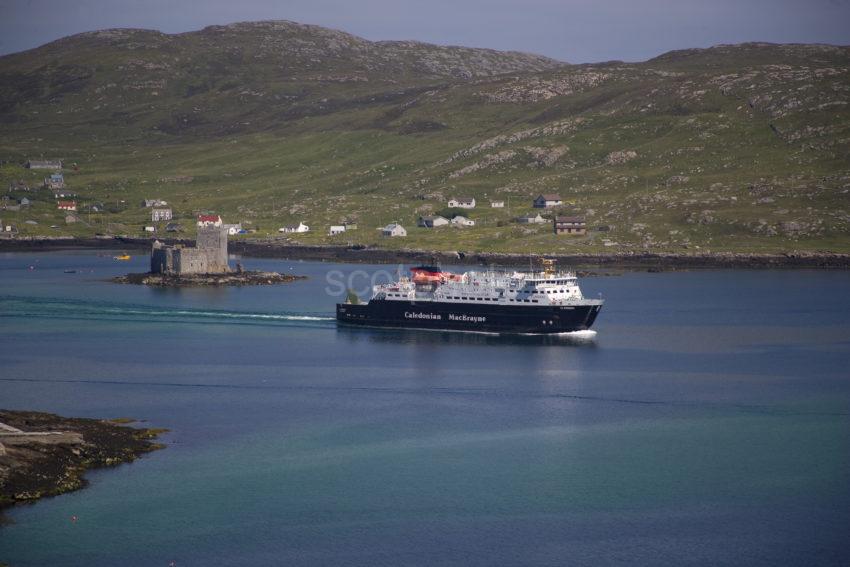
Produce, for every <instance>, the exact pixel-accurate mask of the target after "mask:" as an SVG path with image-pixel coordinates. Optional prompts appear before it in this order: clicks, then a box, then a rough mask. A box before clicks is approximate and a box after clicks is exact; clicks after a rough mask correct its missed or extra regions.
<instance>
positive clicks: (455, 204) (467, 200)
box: [449, 197, 475, 209]
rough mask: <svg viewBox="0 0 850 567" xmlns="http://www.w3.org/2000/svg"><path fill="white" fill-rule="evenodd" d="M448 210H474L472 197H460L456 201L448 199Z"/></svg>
mask: <svg viewBox="0 0 850 567" xmlns="http://www.w3.org/2000/svg"><path fill="white" fill-rule="evenodd" d="M449 208H452V209H474V208H475V198H474V197H460V198H458V199H449Z"/></svg>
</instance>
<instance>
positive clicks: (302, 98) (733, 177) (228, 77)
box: [0, 30, 850, 253]
mask: <svg viewBox="0 0 850 567" xmlns="http://www.w3.org/2000/svg"><path fill="white" fill-rule="evenodd" d="M233 33H234V34H236V35H235V36H233V37H227V38H219V39H217V40H216V42H217V43H214V44H212V46H210V45H209V44H201V43H198V42H200V41H201V40H200V39H199V36H193V35H192V34H189V35H188V36H185V37H182V38H180V39H179V40H176V39H175V40H169V39H162V37H160V36H155V35H154V36H150V37H149V36H144V38H146V39H145V41H147V42H149V45H148V47H147V48H145V49H141V50H139V49H135V50H132V49H130V50H128V49H125V48H124V47H122V45H124V44H121V43H120V42H118V43H115V44H109V45H106V44H103V43H102V42H100V41H97V40H95V39H91V38H89V39H79V38H76V39H75V38H72V39H70V40H65V43H63V44H61V49H59V47H58V46H50V45H49V46H46V47H44V48H41V49H40V50H35V51H32V52H28V53H25V54H18V55H14V56H8V57H4V58H0V79H6V81H5V82H2V81H0V82H2V83H3V86H0V95H2V96H0V119H2V120H3V123H4V132H5V136H4V137H3V138H2V140H0V158H2V159H5V160H6V163H5V165H3V166H2V167H0V184H2V185H0V187H2V188H5V187H6V186H8V183H9V182H10V181H11V180H14V179H25V180H29V181H36V180H37V179H39V178H41V177H43V176H44V175H43V174H39V173H35V172H30V171H28V170H24V169H23V168H22V167H21V166H20V165H19V163H22V162H23V161H24V160H25V159H26V158H28V157H37V156H40V155H44V156H46V157H54V156H55V157H61V158H64V160H65V163H66V164H71V163H76V164H78V166H79V171H73V170H69V169H67V168H66V172H65V175H66V181H67V183H68V185H69V187H71V188H72V189H74V190H75V191H76V192H77V193H79V194H80V197H79V198H78V201H79V202H80V203H92V202H102V203H105V204H106V205H107V206H108V207H111V208H112V209H113V210H114V211H115V212H109V213H100V214H97V213H94V214H91V215H89V214H87V213H80V218H81V221H82V222H79V223H74V224H71V225H66V224H65V222H64V216H65V215H64V214H62V213H59V212H58V211H56V209H55V204H54V200H53V199H52V195H50V196H48V197H46V198H41V197H39V199H38V200H36V201H35V204H34V205H33V206H32V207H31V208H30V209H27V210H22V211H20V212H9V211H3V210H0V219H2V221H3V223H4V224H15V225H16V226H17V228H18V230H19V231H20V234H21V235H22V236H46V235H50V236H60V235H61V236H87V235H92V234H95V233H98V232H101V233H112V234H127V235H131V236H141V235H143V234H144V233H143V227H144V226H145V225H150V224H152V223H151V222H150V217H149V214H150V210H149V209H143V208H141V207H140V206H139V202H140V201H141V200H142V199H144V198H161V199H165V200H167V201H168V202H169V205H170V206H171V207H172V208H173V210H174V213H175V220H177V221H179V222H182V224H183V225H184V227H186V228H187V229H188V235H189V236H191V235H192V226H191V225H192V224H193V218H194V216H195V215H197V214H198V213H201V212H215V213H219V214H221V215H222V216H223V217H224V219H225V222H242V223H243V226H245V227H246V228H253V229H256V230H257V233H256V234H254V235H252V237H253V238H256V237H263V238H283V237H281V236H279V235H278V233H277V229H278V228H279V227H280V226H283V225H284V224H291V223H297V222H298V221H304V222H305V223H307V224H308V225H310V227H311V229H312V230H311V232H309V233H307V234H304V235H287V237H286V240H287V241H291V242H301V243H305V244H318V243H345V244H347V243H351V244H368V245H379V246H384V247H387V248H402V247H409V248H425V249H435V250H462V251H498V252H516V253H547V252H560V253H568V252H630V251H635V252H636V251H647V250H648V251H658V252H680V253H689V252H694V251H700V252H704V251H706V250H710V251H717V252H720V251H741V252H759V253H775V252H789V251H834V252H850V238H848V234H849V233H850V205H848V197H850V141H848V140H850V134H848V133H849V132H850V110H848V102H850V101H848V100H847V99H848V96H847V95H846V94H845V93H847V92H848V88H850V79H848V73H847V69H848V62H849V61H850V50H848V49H847V48H827V47H821V48H818V47H813V46H758V45H743V46H737V47H724V48H717V49H713V50H698V51H694V52H685V53H673V54H669V55H668V56H665V57H662V58H659V59H657V60H653V61H650V62H647V63H642V64H617V65H597V66H592V65H590V66H577V67H563V68H558V69H549V70H543V71H530V70H523V69H517V70H515V71H514V72H512V73H511V74H509V75H506V76H492V77H488V76H485V75H482V76H480V77H479V78H477V79H475V80H458V79H456V78H454V77H453V76H452V72H451V71H447V72H446V73H447V74H445V75H439V73H437V74H432V75H423V74H421V73H420V72H414V71H413V69H419V68H420V67H419V66H418V65H419V63H421V61H419V63H418V62H417V61H418V60H417V59H416V57H420V58H421V60H427V58H429V57H433V54H432V52H430V51H428V49H427V48H424V47H423V48H422V49H423V51H422V52H421V53H419V54H415V53H414V54H412V55H411V54H406V55H405V57H407V58H408V59H403V60H401V61H400V62H395V63H393V64H392V65H395V67H393V68H392V69H389V68H385V63H375V65H373V66H364V63H363V59H362V58H361V57H360V56H356V57H355V56H353V55H351V54H348V55H346V54H345V53H342V54H339V53H336V54H330V52H328V53H329V54H328V56H327V59H326V60H323V62H322V63H321V64H319V67H320V68H317V67H316V66H315V65H313V64H312V63H309V60H308V59H299V57H298V56H294V58H287V57H286V56H285V55H286V52H285V50H284V52H283V53H284V55H281V57H282V59H280V60H277V59H274V57H275V56H273V55H270V54H268V53H266V52H264V51H262V49H264V48H263V47H262V45H263V44H262V42H261V41H259V40H261V39H263V38H262V37H260V38H259V39H258V37H257V35H258V34H257V33H249V34H245V35H239V34H238V33H236V32H233ZM275 33H278V32H275ZM280 33H282V32H280ZM292 33H294V34H295V35H296V36H298V37H302V36H303V34H308V32H306V31H304V30H298V31H297V32H292ZM298 34H302V35H298ZM259 35H260V36H262V34H259ZM308 35H309V34H308ZM237 36H238V37H237ZM163 37H165V36H163ZM303 37H306V36H303ZM303 37H302V39H303ZM310 37H312V36H310ZM144 38H143V39H144ZM136 39H137V40H138V41H141V40H140V39H139V38H136ZM278 39H279V36H278V35H274V34H272V35H269V36H268V37H266V41H277V40H278ZM314 39H315V38H314ZM320 39H321V38H320ZM205 41H210V40H209V38H207V39H206V40H205ZM317 41H319V40H317ZM174 42H178V43H174ZM258 42H259V43H258ZM178 44H179V47H180V53H181V54H182V55H181V60H180V62H179V63H175V62H174V60H173V57H174V54H175V49H176V45H178ZM201 45H203V49H202V48H201V47H200V46H201ZM318 45H321V42H320V43H319V44H318ZM293 49H295V48H293ZM370 49H371V48H370ZM375 49H378V50H379V48H377V47H376V48H375ZM237 52H238V53H241V55H240V57H238V58H236V59H234V57H235V56H233V55H232V54H233V53H237ZM216 53H221V54H223V55H222V56H221V57H218V56H216ZM252 53H257V54H259V53H262V54H263V56H262V57H253V56H252V55H251V54H252ZM377 53H378V52H376V54H371V55H367V56H365V57H366V58H367V59H368V58H369V57H377ZM227 54H230V55H227ZM296 55H297V54H296ZM289 59H292V60H291V61H290V60H289ZM139 61H142V62H145V61H147V62H149V63H151V62H152V63H156V64H165V65H170V66H171V68H170V69H166V70H163V69H158V68H156V66H155V65H154V68H151V69H147V68H145V67H144V66H140V64H139V63H138V62H139ZM374 61H384V60H383V59H380V58H377V59H375V60H374ZM128 62H129V63H128ZM128 65H129V66H131V67H132V70H131V71H128V70H127V67H128ZM311 65H312V66H311ZM386 65H389V64H388V63H387V64H386ZM777 65H786V66H785V67H777ZM175 66H176V67H175ZM280 66H284V67H285V68H286V69H287V71H286V72H285V73H283V74H281V72H280V68H281V67H280ZM189 69H191V70H192V72H189ZM333 73H336V74H342V75H346V76H349V75H350V76H353V75H358V76H360V75H362V76H363V77H365V78H366V80H364V81H358V82H353V83H351V82H349V83H340V82H334V81H326V80H316V76H318V75H321V76H328V74H333ZM78 76H81V77H84V78H82V79H80V78H79V77H78ZM594 76H602V77H604V78H602V79H600V80H599V81H598V82H597V83H594V84H587V83H586V82H585V81H587V80H589V79H587V77H594ZM74 77H78V78H76V79H75V78H74ZM164 78H167V80H166V81H165V82H164V83H163V86H162V87H155V88H138V89H130V88H126V89H125V88H123V86H126V85H128V84H131V85H137V84H146V82H148V83H149V82H152V81H153V82H156V81H158V80H161V79H164ZM541 84H542V85H544V86H545V88H552V89H555V90H558V89H561V91H558V92H557V93H555V95H554V96H552V97H550V98H545V99H540V100H535V99H534V97H533V96H531V94H529V93H533V92H535V91H534V90H533V89H537V88H538V87H539V85H541ZM110 85H113V86H110ZM553 85H554V86H553ZM559 85H560V86H559ZM563 85H569V88H566V87H564V86H563ZM250 92H256V93H262V96H260V95H252V94H240V93H250ZM154 93H156V94H154ZM288 97H290V98H288ZM494 97H496V98H498V99H499V102H493V101H492V99H493V98H494ZM499 97H501V98H499ZM529 97H530V98H529ZM751 103H752V105H751ZM577 119H580V120H582V122H581V123H576V124H574V125H573V126H572V127H569V128H562V129H560V130H559V129H558V127H559V124H560V125H562V123H563V122H562V121H566V120H570V121H576V120H577ZM423 124H431V125H434V124H439V125H442V126H440V128H441V129H437V130H429V129H428V128H425V129H423V130H422V131H421V132H418V131H417V128H420V127H421V125H423ZM771 125H772V126H773V128H771ZM547 127H548V128H549V130H546V131H541V132H538V134H539V135H534V136H528V137H526V138H524V139H520V140H517V141H513V142H506V143H501V144H497V145H495V146H494V147H492V148H490V149H486V150H484V151H480V152H477V153H468V154H467V155H465V156H462V157H459V158H458V159H455V160H452V161H449V158H450V157H451V156H453V155H454V154H455V153H456V152H458V151H460V150H464V149H469V148H472V147H473V146H475V145H476V144H478V143H480V142H482V141H484V140H488V139H490V138H492V137H494V136H499V135H505V134H514V133H517V132H524V131H528V130H531V129H545V128H547ZM562 146H566V147H568V148H569V149H568V150H567V151H566V153H564V154H563V155H562V156H561V157H560V159H557V160H556V161H554V162H552V163H547V164H538V165H535V166H532V165H531V164H532V162H533V161H534V155H535V152H540V151H541V149H546V150H551V149H553V148H560V147H562ZM623 150H632V151H635V152H637V157H635V158H634V159H632V160H630V161H627V162H626V163H621V164H609V163H608V162H607V157H608V155H609V154H610V153H611V152H616V151H623ZM504 151H512V152H514V154H513V155H512V156H510V157H506V158H504V159H502V161H500V162H499V163H491V164H490V165H487V166H484V167H480V168H479V169H477V170H474V171H472V172H470V173H468V174H466V175H460V176H458V175H457V173H456V172H458V171H460V170H462V169H463V168H469V167H470V166H474V164H476V163H485V162H486V160H487V159H493V158H487V156H488V155H490V156H493V155H496V154H498V153H499V152H504ZM453 173H454V174H455V175H453ZM175 176H190V177H191V178H192V180H191V182H173V181H168V178H173V177H175ZM541 192H557V193H560V194H561V195H562V196H563V197H564V199H565V202H566V205H565V206H564V207H563V208H562V209H561V210H560V211H549V212H547V214H549V215H552V214H555V213H557V212H560V213H563V214H578V215H583V216H585V217H586V218H587V221H588V225H589V227H591V228H592V229H595V228H596V227H599V226H607V227H609V230H607V231H597V230H592V231H591V233H590V234H589V235H588V236H587V237H570V236H556V235H555V234H553V232H552V229H551V225H550V224H546V225H538V226H534V225H532V226H528V225H518V224H516V223H515V222H513V219H514V218H515V217H516V216H519V215H522V214H525V213H528V212H531V211H532V208H531V199H532V198H533V197H534V196H535V195H537V194H539V193H541ZM467 195H471V196H474V197H475V198H476V199H477V201H478V203H479V205H478V207H477V208H476V209H475V210H473V211H470V212H469V216H471V217H472V218H474V219H475V221H476V223H477V224H476V226H475V227H469V228H454V227H441V228H438V229H422V228H418V227H416V226H415V225H416V220H417V218H418V217H419V216H420V215H423V214H432V213H439V212H441V211H444V210H445V209H446V200H448V198H450V197H452V196H467ZM13 196H14V197H20V196H21V195H13ZM492 199H499V200H504V201H506V205H507V206H506V207H505V208H504V209H491V208H489V201H490V200H492ZM26 220H35V221H37V222H38V224H37V225H32V224H25V221H26ZM343 220H354V221H356V222H357V223H358V226H359V228H358V229H357V230H354V231H349V232H346V233H345V234H342V235H338V236H334V237H330V236H328V235H327V229H328V227H329V226H330V225H332V224H340V223H341V222H342V221H343ZM390 222H400V223H401V224H403V225H404V226H405V227H406V228H407V230H408V236H407V237H406V238H397V239H388V238H383V237H381V236H380V233H379V231H378V230H377V229H378V228H379V227H382V226H384V225H386V224H388V223H390ZM165 224H166V223H160V224H159V228H160V229H163V228H164V225H165ZM51 225H54V226H58V228H51ZM238 238H242V237H238ZM606 242H607V243H608V244H609V245H606Z"/></svg>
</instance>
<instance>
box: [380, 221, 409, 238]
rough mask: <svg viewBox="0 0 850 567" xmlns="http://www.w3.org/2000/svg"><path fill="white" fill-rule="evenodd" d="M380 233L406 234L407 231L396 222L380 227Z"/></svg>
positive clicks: (391, 234) (385, 234) (386, 234)
mask: <svg viewBox="0 0 850 567" xmlns="http://www.w3.org/2000/svg"><path fill="white" fill-rule="evenodd" d="M381 234H382V235H383V236H391V237H392V236H407V231H406V230H404V227H403V226H401V225H400V224H398V223H392V224H388V225H387V226H385V227H384V228H382V229H381Z"/></svg>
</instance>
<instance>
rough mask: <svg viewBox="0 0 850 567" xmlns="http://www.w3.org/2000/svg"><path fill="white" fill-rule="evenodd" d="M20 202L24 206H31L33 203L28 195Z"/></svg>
mask: <svg viewBox="0 0 850 567" xmlns="http://www.w3.org/2000/svg"><path fill="white" fill-rule="evenodd" d="M18 202H19V203H20V204H21V206H22V207H29V206H30V205H31V204H32V203H30V200H29V199H27V198H26V197H24V198H23V199H21V200H20V201H18Z"/></svg>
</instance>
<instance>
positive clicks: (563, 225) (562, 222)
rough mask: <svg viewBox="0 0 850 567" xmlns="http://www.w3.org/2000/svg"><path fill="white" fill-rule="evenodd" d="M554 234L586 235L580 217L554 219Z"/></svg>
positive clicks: (585, 229) (584, 226)
mask: <svg viewBox="0 0 850 567" xmlns="http://www.w3.org/2000/svg"><path fill="white" fill-rule="evenodd" d="M553 224H554V227H555V234H587V224H586V223H585V222H584V219H583V218H581V217H555V221H554V223H553Z"/></svg>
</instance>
